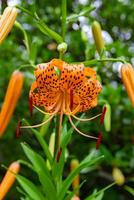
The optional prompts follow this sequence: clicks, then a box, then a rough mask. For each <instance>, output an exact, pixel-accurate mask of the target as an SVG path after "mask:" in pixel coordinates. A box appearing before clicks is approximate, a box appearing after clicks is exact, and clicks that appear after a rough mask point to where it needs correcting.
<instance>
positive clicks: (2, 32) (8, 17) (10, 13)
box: [0, 7, 18, 43]
mask: <svg viewBox="0 0 134 200" xmlns="http://www.w3.org/2000/svg"><path fill="white" fill-rule="evenodd" d="M17 14H18V12H17V9H16V8H14V7H7V8H6V9H5V10H4V13H3V15H2V16H1V19H0V43H2V42H3V40H4V39H5V38H6V37H7V35H8V34H9V32H10V31H11V29H12V27H13V25H14V23H15V20H16V17H17Z"/></svg>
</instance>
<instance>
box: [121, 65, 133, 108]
mask: <svg viewBox="0 0 134 200" xmlns="http://www.w3.org/2000/svg"><path fill="white" fill-rule="evenodd" d="M121 78H122V81H123V84H124V86H125V88H126V91H127V93H128V96H129V98H130V101H131V103H132V105H133V107H134V68H133V67H132V65H131V64H129V63H127V64H123V65H122V67H121Z"/></svg>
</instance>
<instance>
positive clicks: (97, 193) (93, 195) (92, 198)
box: [85, 182, 116, 200]
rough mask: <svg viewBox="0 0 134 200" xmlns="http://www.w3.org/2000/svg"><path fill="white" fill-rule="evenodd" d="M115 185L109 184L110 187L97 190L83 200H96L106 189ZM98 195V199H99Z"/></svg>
mask: <svg viewBox="0 0 134 200" xmlns="http://www.w3.org/2000/svg"><path fill="white" fill-rule="evenodd" d="M115 184H116V183H115V182H114V183H111V184H110V185H108V186H106V187H105V188H103V189H101V190H99V191H98V192H97V191H96V192H93V194H91V195H89V196H88V197H87V198H86V199H85V200H96V197H97V196H98V198H100V197H101V195H100V194H102V193H104V192H105V191H106V190H107V189H109V188H110V187H112V186H113V185H115ZM99 195H100V197H99Z"/></svg>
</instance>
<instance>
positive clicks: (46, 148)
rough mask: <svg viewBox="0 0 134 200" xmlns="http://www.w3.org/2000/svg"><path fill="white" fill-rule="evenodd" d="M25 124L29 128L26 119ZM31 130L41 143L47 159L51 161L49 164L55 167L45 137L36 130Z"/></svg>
mask: <svg viewBox="0 0 134 200" xmlns="http://www.w3.org/2000/svg"><path fill="white" fill-rule="evenodd" d="M24 122H25V123H26V124H27V125H28V126H29V123H28V122H27V120H25V119H24ZM31 130H32V132H33V133H34V135H35V137H36V138H37V140H38V142H39V143H40V145H41V147H42V149H43V151H44V153H45V155H46V157H47V159H48V160H49V163H50V164H51V165H53V157H52V155H51V152H50V151H49V148H48V145H47V143H46V141H45V140H44V138H43V136H42V135H41V134H40V132H38V131H37V130H35V129H34V128H31Z"/></svg>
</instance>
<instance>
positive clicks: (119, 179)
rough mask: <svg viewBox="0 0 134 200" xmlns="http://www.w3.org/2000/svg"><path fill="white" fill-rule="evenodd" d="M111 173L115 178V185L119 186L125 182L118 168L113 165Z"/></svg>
mask: <svg viewBox="0 0 134 200" xmlns="http://www.w3.org/2000/svg"><path fill="white" fill-rule="evenodd" d="M112 175H113V179H114V180H115V182H116V183H117V185H119V186H121V185H123V184H124V183H125V177H124V175H123V173H122V171H121V170H120V169H119V168H117V167H114V168H113V172H112Z"/></svg>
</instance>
